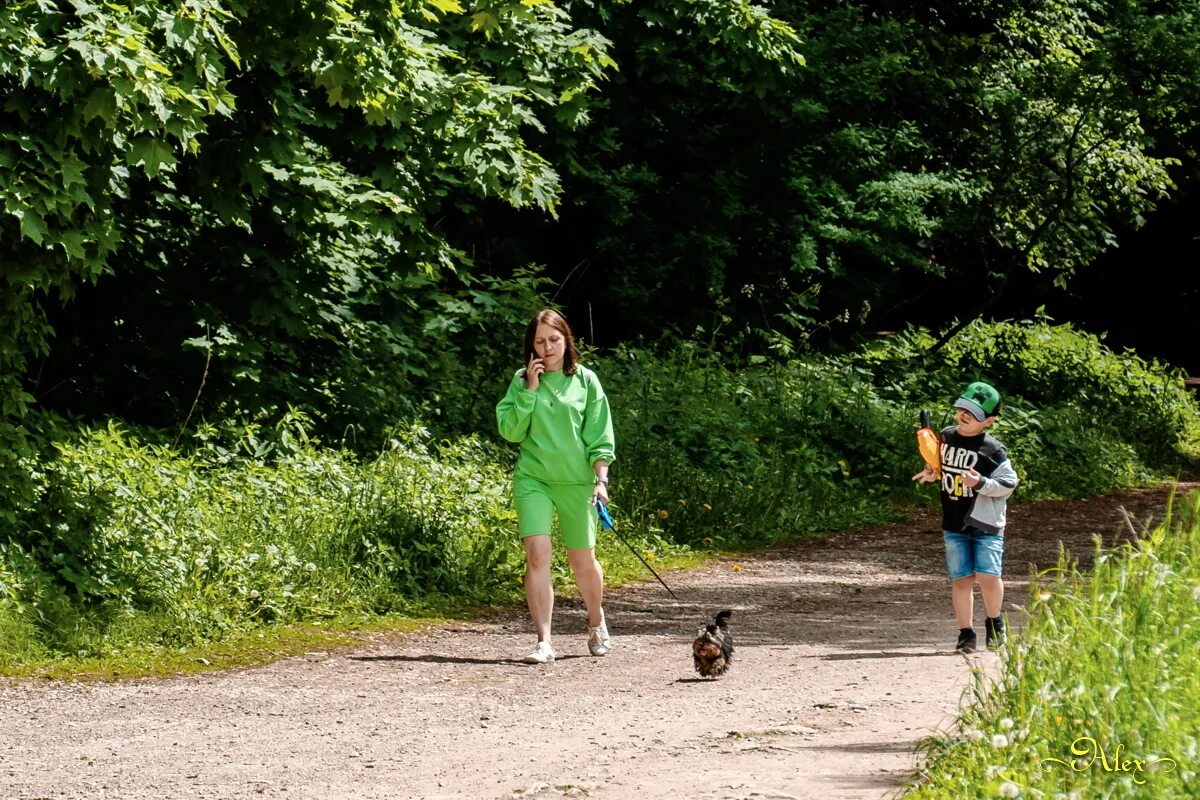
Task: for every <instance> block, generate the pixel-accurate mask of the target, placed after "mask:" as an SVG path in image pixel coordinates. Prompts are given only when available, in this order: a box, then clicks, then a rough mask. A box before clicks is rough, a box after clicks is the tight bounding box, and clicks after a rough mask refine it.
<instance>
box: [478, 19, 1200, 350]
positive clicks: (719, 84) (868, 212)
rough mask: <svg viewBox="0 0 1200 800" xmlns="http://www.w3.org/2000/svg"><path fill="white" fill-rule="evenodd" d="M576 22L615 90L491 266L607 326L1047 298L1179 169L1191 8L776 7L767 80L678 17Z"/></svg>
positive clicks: (750, 55) (747, 59) (1196, 45)
mask: <svg viewBox="0 0 1200 800" xmlns="http://www.w3.org/2000/svg"><path fill="white" fill-rule="evenodd" d="M575 5H576V6H577V7H582V8H584V9H589V8H590V9H593V11H592V13H593V16H586V17H584V19H586V20H587V21H588V24H592V25H595V26H596V27H598V28H599V29H600V30H602V31H604V32H605V34H606V35H607V36H608V37H609V38H610V39H612V41H613V57H614V58H615V60H616V61H617V62H618V64H620V65H621V70H620V72H619V73H618V74H616V75H614V76H612V78H611V80H610V82H609V83H608V84H606V86H605V89H604V91H603V93H602V98H601V102H600V103H599V104H598V107H597V109H596V111H595V112H594V113H593V115H592V120H593V121H592V123H591V124H590V125H589V126H587V127H586V128H585V129H584V130H583V131H582V132H581V133H580V134H579V135H577V136H574V137H568V138H564V139H563V140H562V143H563V144H564V145H565V148H566V149H564V151H563V153H564V155H563V156H562V157H561V158H557V157H555V158H554V160H555V161H560V160H561V161H563V162H564V163H565V165H567V166H569V167H570V173H569V174H568V175H567V176H566V177H565V178H564V185H565V187H566V196H567V199H568V200H569V201H571V202H569V203H567V204H564V208H563V210H562V212H561V214H562V222H561V223H558V224H555V225H553V226H550V225H543V226H542V227H541V229H540V230H541V232H544V234H545V237H546V238H545V239H533V238H532V237H529V239H530V240H529V241H528V243H526V242H525V241H523V240H521V239H518V240H517V241H515V242H513V241H510V246H515V247H520V246H523V247H524V248H525V249H524V250H523V251H522V252H529V253H533V254H534V256H535V257H536V258H537V259H539V260H541V261H545V262H547V263H550V262H552V261H553V260H554V259H558V260H560V261H561V264H562V270H561V271H560V272H559V273H558V274H559V275H561V276H562V277H563V278H564V283H565V284H566V285H565V286H564V288H563V296H564V297H568V298H574V300H575V305H576V306H577V307H582V302H581V300H580V298H581V297H582V296H588V297H590V298H592V299H593V300H597V298H599V300H598V301H597V305H603V306H604V308H605V312H606V314H607V315H609V316H617V317H618V318H619V319H621V320H622V322H623V324H624V326H625V327H626V328H633V329H635V330H639V331H645V332H653V331H656V330H658V329H660V328H662V327H674V328H676V329H678V330H681V331H683V332H684V334H685V335H688V334H690V333H691V331H692V329H693V327H694V326H695V325H697V324H708V322H709V319H708V315H709V313H710V309H711V307H712V304H713V303H714V301H716V300H718V299H724V300H725V301H727V302H728V303H729V305H728V312H729V314H730V316H732V318H733V320H734V325H733V326H732V327H733V330H734V331H741V330H742V329H750V330H751V331H753V332H756V333H761V332H763V331H768V330H774V331H778V332H783V333H785V334H788V335H794V334H795V333H796V331H797V329H799V330H800V331H805V330H807V326H808V324H809V323H810V322H811V321H812V320H818V321H827V320H838V321H840V322H842V323H843V324H842V325H841V326H839V327H838V328H837V331H838V333H839V337H838V338H839V339H843V340H844V339H845V338H846V335H847V334H849V333H852V332H855V331H861V330H878V329H879V328H881V327H884V328H895V327H899V326H901V325H902V323H903V321H905V320H906V319H907V318H906V317H905V313H906V312H907V311H908V310H911V309H912V308H913V307H915V306H919V305H920V306H923V307H924V309H925V311H926V313H930V312H929V309H930V307H936V306H937V304H938V303H941V304H943V305H945V306H947V308H944V309H943V310H942V316H941V319H943V320H944V319H946V317H947V316H949V315H953V314H958V315H962V314H966V313H974V312H975V311H976V310H977V309H978V308H980V307H981V306H982V305H983V304H984V303H985V302H987V301H988V300H989V299H990V298H991V296H992V294H993V293H994V292H997V291H999V290H1000V289H1001V288H1002V287H1003V285H1004V283H1005V280H1006V276H1008V275H1011V274H1012V273H1013V272H1014V271H1015V270H1024V269H1026V268H1029V269H1033V270H1039V271H1042V272H1043V273H1044V274H1045V279H1046V280H1060V281H1065V280H1066V279H1068V278H1069V276H1070V275H1071V274H1072V273H1073V272H1075V271H1076V270H1077V269H1079V268H1081V267H1084V266H1086V265H1087V264H1088V263H1089V262H1090V261H1091V260H1092V259H1093V258H1094V257H1095V256H1096V255H1097V254H1098V253H1099V252H1101V251H1102V250H1104V249H1106V248H1108V247H1110V246H1112V244H1114V235H1113V226H1114V225H1115V224H1117V223H1121V222H1123V223H1126V224H1136V223H1137V222H1138V221H1140V219H1141V218H1142V216H1144V215H1145V214H1147V213H1149V211H1150V210H1151V209H1152V208H1153V207H1154V205H1155V203H1156V201H1157V200H1159V199H1160V198H1161V197H1162V196H1163V195H1164V193H1166V192H1168V191H1170V190H1171V189H1172V188H1173V185H1174V181H1173V178H1172V174H1171V171H1172V167H1173V166H1174V165H1175V164H1176V163H1177V160H1178V159H1187V160H1188V165H1189V166H1188V170H1189V172H1182V171H1181V170H1179V169H1175V170H1174V173H1175V175H1176V176H1178V175H1180V174H1181V173H1182V174H1183V175H1184V176H1185V177H1186V176H1187V175H1189V174H1191V171H1194V163H1195V160H1194V157H1192V156H1189V155H1188V154H1187V152H1186V151H1187V150H1188V146H1187V145H1186V144H1184V142H1185V141H1190V140H1188V139H1187V138H1186V137H1188V136H1194V131H1195V127H1194V125H1195V120H1196V116H1195V109H1196V108H1197V97H1198V94H1197V87H1196V85H1195V81H1194V80H1193V78H1194V76H1195V74H1197V70H1198V65H1200V26H1198V25H1197V22H1198V20H1197V16H1196V7H1195V4H1194V3H1192V2H1173V3H1156V4H1147V3H1137V2H1113V3H1109V2H1105V3H1082V2H1071V1H1070V0H1066V1H1060V0H1053V1H1052V2H1033V3H1029V2H1020V3H1016V2H1003V1H1002V2H985V3H979V2H951V3H938V4H936V5H929V4H913V3H908V2H872V3H844V2H820V1H817V2H812V1H810V0H781V1H780V2H773V3H771V4H770V6H769V8H770V12H771V14H772V15H773V16H774V17H776V18H777V19H779V20H780V21H783V22H786V23H787V24H788V25H789V26H790V28H791V30H792V31H794V32H795V36H796V39H792V38H785V39H782V40H781V47H783V46H786V48H787V49H781V51H780V52H781V57H780V58H779V59H778V61H777V66H776V65H774V64H763V63H761V62H760V60H759V51H758V50H748V49H747V48H746V47H745V46H738V45H737V44H736V43H735V41H734V40H733V38H732V37H728V36H722V35H720V34H719V33H718V31H717V30H714V29H707V28H705V27H704V26H703V24H702V23H697V21H695V20H693V19H692V18H691V16H690V15H689V12H688V10H687V9H686V8H685V5H686V4H679V3H672V2H666V1H665V0H664V1H662V2H655V3H649V4H646V3H639V4H631V5H628V6H616V5H615V4H614V5H613V6H612V7H610V6H608V5H605V4H596V5H595V6H594V7H593V5H592V4H590V3H577V4H575ZM681 34H682V35H681ZM798 56H802V57H803V59H804V64H803V65H802V66H801V65H798V64H797V57H798ZM1188 109H1190V111H1189V110H1188ZM1189 116H1190V118H1189ZM547 240H548V241H549V244H547V245H545V246H538V245H539V244H540V243H542V242H543V241H547ZM497 249H499V248H497ZM568 269H570V274H568V273H567V270H568ZM947 286H961V287H967V288H968V291H967V292H964V293H963V294H962V295H960V297H961V300H958V301H956V300H955V299H954V298H951V297H945V296H942V292H943V291H944V289H945V288H946V287H947ZM952 303H957V305H956V306H955V307H954V308H949V306H950V305H951V304H952Z"/></svg>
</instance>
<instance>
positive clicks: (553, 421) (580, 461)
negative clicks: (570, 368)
mask: <svg viewBox="0 0 1200 800" xmlns="http://www.w3.org/2000/svg"><path fill="white" fill-rule="evenodd" d="M496 421H497V422H498V423H499V426H500V435H501V436H503V437H504V438H505V439H507V440H508V441H510V442H519V443H520V445H521V456H520V458H519V459H518V460H517V469H516V471H515V472H514V473H513V477H517V476H521V475H525V476H528V477H530V478H535V479H537V480H539V481H542V482H544V483H591V482H592V481H594V480H595V479H596V474H595V472H594V471H593V470H592V464H594V463H596V462H597V461H608V462H612V461H613V460H614V459H615V458H616V455H615V450H616V442H615V440H614V438H613V426H612V415H611V414H610V413H609V410H608V398H607V397H605V396H604V389H603V388H601V386H600V379H599V378H597V377H596V373H594V372H592V371H591V370H590V369H588V368H587V367H584V366H582V365H577V366H576V368H575V374H574V375H567V374H565V373H563V372H562V371H561V370H560V371H558V372H544V373H542V377H541V380H540V381H539V385H538V389H537V391H536V392H531V391H529V389H527V388H525V379H524V378H523V377H521V373H520V372H517V374H516V375H514V376H513V379H512V383H510V384H509V385H508V392H507V393H506V394H505V395H504V399H503V400H501V401H500V402H499V403H498V404H497V405H496Z"/></svg>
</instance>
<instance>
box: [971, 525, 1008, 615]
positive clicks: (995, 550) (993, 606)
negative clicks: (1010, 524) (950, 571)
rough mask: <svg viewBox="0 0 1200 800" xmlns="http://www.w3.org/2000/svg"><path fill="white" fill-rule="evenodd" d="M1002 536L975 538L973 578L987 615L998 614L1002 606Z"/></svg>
mask: <svg viewBox="0 0 1200 800" xmlns="http://www.w3.org/2000/svg"><path fill="white" fill-rule="evenodd" d="M1003 560H1004V536H1002V535H999V534H997V535H992V536H977V537H976V539H975V578H976V580H978V581H979V593H980V594H982V595H983V608H984V610H985V611H986V612H987V615H988V616H989V617H992V618H995V617H998V616H1000V612H1001V611H1002V610H1003V608H1004V580H1003V579H1002V578H1001V577H1000V575H1001V564H1002V563H1003Z"/></svg>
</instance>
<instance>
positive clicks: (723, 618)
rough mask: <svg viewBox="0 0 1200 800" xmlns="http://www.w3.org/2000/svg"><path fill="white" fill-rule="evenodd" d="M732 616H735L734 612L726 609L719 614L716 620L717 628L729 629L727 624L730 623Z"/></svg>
mask: <svg viewBox="0 0 1200 800" xmlns="http://www.w3.org/2000/svg"><path fill="white" fill-rule="evenodd" d="M732 616H733V611H731V610H729V609H725V610H724V611H722V612H720V613H719V614H717V618H716V620H715V622H716V623H717V627H718V628H720V629H721V630H724V629H725V628H726V627H728V625H727V624H726V623H728V622H729V618H730V617H732Z"/></svg>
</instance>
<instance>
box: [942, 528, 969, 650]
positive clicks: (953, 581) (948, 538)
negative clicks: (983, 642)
mask: <svg viewBox="0 0 1200 800" xmlns="http://www.w3.org/2000/svg"><path fill="white" fill-rule="evenodd" d="M942 538H943V540H944V541H945V545H946V573H947V575H948V576H949V578H950V600H951V602H952V603H953V604H954V620H955V622H957V623H958V627H959V628H960V629H961V628H969V627H971V619H972V617H974V615H975V548H974V547H973V543H972V542H971V537H970V536H969V535H967V534H965V533H955V532H954V531H945V532H944V533H943V534H942Z"/></svg>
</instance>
